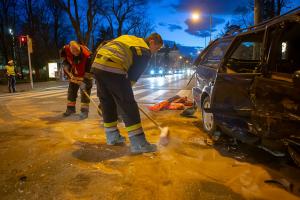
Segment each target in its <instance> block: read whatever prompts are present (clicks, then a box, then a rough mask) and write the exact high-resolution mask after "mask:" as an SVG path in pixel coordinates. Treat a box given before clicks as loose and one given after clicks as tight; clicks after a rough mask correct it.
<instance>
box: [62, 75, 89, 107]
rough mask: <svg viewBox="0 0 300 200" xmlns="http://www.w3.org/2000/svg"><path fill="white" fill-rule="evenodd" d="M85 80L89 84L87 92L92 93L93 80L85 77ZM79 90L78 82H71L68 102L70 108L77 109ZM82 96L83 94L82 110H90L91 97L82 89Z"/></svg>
mask: <svg viewBox="0 0 300 200" xmlns="http://www.w3.org/2000/svg"><path fill="white" fill-rule="evenodd" d="M84 82H85V83H86V84H87V91H86V92H87V94H88V95H91V90H92V86H93V83H92V80H88V79H85V80H84ZM78 90H79V85H78V84H76V83H73V82H70V83H69V88H68V104H67V107H68V109H72V110H75V105H76V99H77V93H78ZM80 96H81V111H88V110H89V103H90V99H89V98H88V97H87V96H86V95H85V94H84V93H83V91H81V90H80Z"/></svg>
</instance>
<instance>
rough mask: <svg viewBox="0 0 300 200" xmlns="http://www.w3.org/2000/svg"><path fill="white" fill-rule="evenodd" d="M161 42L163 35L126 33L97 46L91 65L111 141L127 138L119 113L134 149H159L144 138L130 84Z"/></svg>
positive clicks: (159, 46)
mask: <svg viewBox="0 0 300 200" xmlns="http://www.w3.org/2000/svg"><path fill="white" fill-rule="evenodd" d="M162 45H163V41H162V38H161V36H160V35H159V34H157V33H152V34H151V35H150V36H149V37H148V38H146V39H143V38H138V37H136V36H131V35H123V36H120V37H118V38H116V39H114V40H112V41H110V42H108V43H107V44H105V45H104V46H103V47H101V48H99V49H98V51H97V55H96V57H95V60H94V62H93V64H92V68H93V72H94V77H95V79H96V81H97V83H98V85H97V90H100V92H99V93H100V94H101V95H100V98H99V99H100V101H101V105H102V111H103V121H104V128H105V134H106V142H107V144H108V145H117V144H122V143H124V142H125V138H124V137H123V136H121V135H120V132H119V130H118V128H117V123H118V113H120V114H121V115H122V119H123V121H124V123H125V126H126V130H127V131H128V136H129V140H130V143H131V147H130V150H131V152H132V153H144V152H153V151H156V145H154V144H150V143H149V142H148V141H147V140H146V138H145V134H144V131H143V128H142V125H141V119H140V114H139V109H138V105H137V103H136V101H135V99H134V95H133V90H132V87H131V86H132V83H134V82H136V81H137V80H138V78H139V77H140V75H141V74H142V73H143V71H144V70H145V69H146V67H147V64H148V62H149V60H150V58H151V53H155V52H157V51H158V50H159V49H160V48H161V47H162ZM117 109H120V110H119V111H118V110H117Z"/></svg>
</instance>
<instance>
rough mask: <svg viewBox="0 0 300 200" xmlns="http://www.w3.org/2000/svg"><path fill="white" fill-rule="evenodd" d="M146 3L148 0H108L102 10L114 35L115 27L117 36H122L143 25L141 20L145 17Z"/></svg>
mask: <svg viewBox="0 0 300 200" xmlns="http://www.w3.org/2000/svg"><path fill="white" fill-rule="evenodd" d="M146 4H147V0H111V1H106V2H105V4H104V6H103V7H102V8H100V10H101V14H102V15H103V16H105V18H106V19H107V22H108V24H109V26H110V30H111V34H112V36H114V31H113V30H114V29H116V32H117V35H116V36H120V35H122V34H124V33H129V32H131V31H132V30H134V29H135V28H137V27H138V26H139V25H141V24H142V23H141V20H142V19H143V18H145V13H146V8H145V6H146ZM114 24H116V25H117V27H116V28H114Z"/></svg>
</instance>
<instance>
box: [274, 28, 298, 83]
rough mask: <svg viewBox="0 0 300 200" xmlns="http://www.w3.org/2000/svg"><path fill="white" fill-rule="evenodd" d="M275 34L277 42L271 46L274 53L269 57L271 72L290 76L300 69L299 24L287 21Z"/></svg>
mask: <svg viewBox="0 0 300 200" xmlns="http://www.w3.org/2000/svg"><path fill="white" fill-rule="evenodd" d="M274 31H275V30H274ZM277 35H278V37H276V41H277V43H276V45H273V47H272V48H273V49H272V51H273V52H275V53H273V54H272V55H273V56H272V57H271V64H270V65H271V66H270V68H271V72H272V73H278V74H277V76H278V75H279V74H282V76H285V77H290V78H291V77H292V75H293V74H294V73H295V72H296V71H298V70H300V24H299V23H296V22H294V23H287V24H285V26H284V27H283V28H282V29H281V31H280V32H279V34H278V32H277ZM271 40H272V38H271Z"/></svg>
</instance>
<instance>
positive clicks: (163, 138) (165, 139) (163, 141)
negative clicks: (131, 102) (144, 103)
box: [138, 106, 169, 146]
mask: <svg viewBox="0 0 300 200" xmlns="http://www.w3.org/2000/svg"><path fill="white" fill-rule="evenodd" d="M138 107H139V110H140V111H141V112H142V113H143V114H144V115H145V116H146V117H147V118H148V119H149V120H150V121H151V122H153V124H154V125H155V126H156V127H157V128H158V129H159V130H160V136H159V142H158V144H160V145H162V146H167V145H168V143H169V127H167V126H166V127H162V126H160V125H159V124H158V123H157V122H156V121H155V120H154V119H153V118H152V117H151V116H150V115H148V114H147V113H146V111H145V110H144V109H142V108H141V107H140V106H138Z"/></svg>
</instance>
